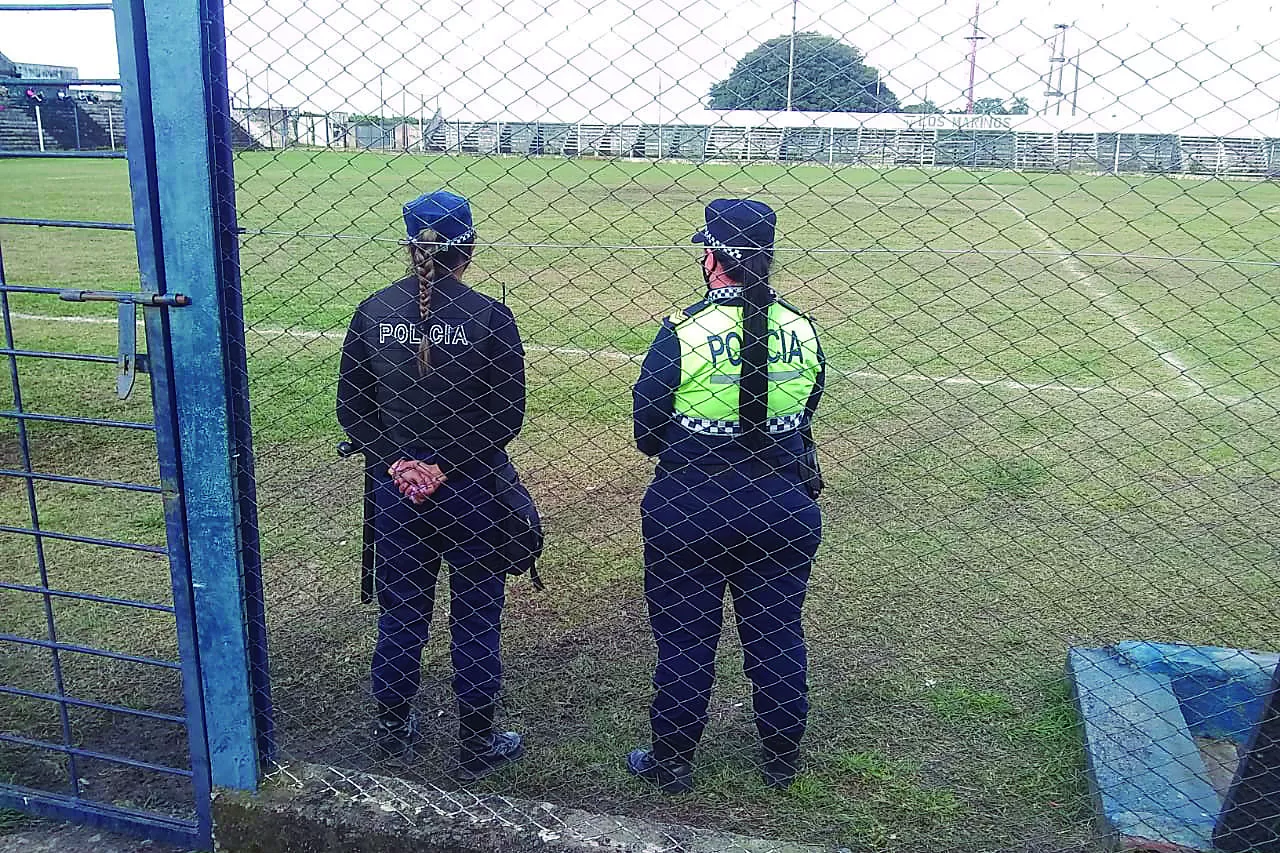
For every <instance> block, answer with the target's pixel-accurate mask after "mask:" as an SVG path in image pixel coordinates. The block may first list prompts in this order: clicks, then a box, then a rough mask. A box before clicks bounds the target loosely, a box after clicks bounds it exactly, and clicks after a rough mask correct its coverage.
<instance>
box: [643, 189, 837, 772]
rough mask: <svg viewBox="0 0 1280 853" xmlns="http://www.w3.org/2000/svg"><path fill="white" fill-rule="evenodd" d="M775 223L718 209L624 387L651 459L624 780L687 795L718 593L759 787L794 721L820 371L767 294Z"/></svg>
mask: <svg viewBox="0 0 1280 853" xmlns="http://www.w3.org/2000/svg"><path fill="white" fill-rule="evenodd" d="M775 224H776V217H775V215H774V212H773V211H772V210H771V209H769V207H768V206H767V205H765V204H763V203H761V202H758V201H750V200H735V199H720V200H717V201H713V202H712V203H711V204H710V205H708V206H707V209H706V227H704V228H703V229H702V230H700V231H699V232H698V233H697V234H695V235H694V237H693V240H694V242H697V243H702V244H704V246H705V247H706V251H705V253H704V256H703V275H704V277H705V278H706V280H707V285H708V291H707V295H706V297H705V298H704V299H703V300H702V301H701V302H698V303H697V304H696V305H694V306H692V307H691V308H688V309H686V310H685V311H683V312H678V313H676V314H674V315H672V316H671V317H670V318H669V319H667V320H665V321H664V322H663V324H662V328H661V329H659V331H658V335H657V338H656V340H655V341H654V343H653V346H652V347H651V348H650V350H649V353H648V355H647V356H646V357H645V360H644V364H643V366H642V368H641V374H640V378H639V380H638V381H637V382H636V386H635V389H634V404H635V408H634V415H635V436H636V446H637V447H639V449H640V451H641V452H643V453H645V454H646V455H648V456H656V457H658V467H657V473H656V475H655V476H654V479H653V483H652V484H651V485H650V486H649V490H648V492H647V493H646V494H645V497H644V501H643V503H642V505H641V515H642V527H643V533H644V555H645V595H646V598H647V599H648V603H649V620H650V624H651V625H652V628H653V635H654V639H655V641H656V643H657V647H658V664H657V669H656V672H655V674H654V688H655V695H654V697H653V704H652V706H651V708H650V714H649V716H650V723H651V725H652V728H653V746H652V748H651V749H637V750H635V751H633V752H632V753H631V754H630V755H629V756H628V757H627V766H628V769H629V770H630V771H631V772H632V773H633V774H635V775H637V776H640V777H642V778H645V779H647V780H649V781H651V782H654V783H655V784H657V785H658V786H659V787H660V788H661V789H662V790H664V791H667V792H669V793H680V792H684V791H688V790H690V789H691V788H692V786H693V769H692V761H693V755H694V751H695V749H696V748H697V745H698V741H699V739H700V738H701V737H702V731H703V728H704V727H705V726H706V722H707V703H708V699H709V697H710V694H711V685H712V681H713V680H714V677H715V655H716V644H717V642H718V640H719V638H720V627H721V619H722V602H723V599H724V589H725V585H726V584H727V585H728V587H729V590H730V592H731V594H732V596H733V603H734V610H735V611H736V613H737V620H738V635H739V637H740V638H741V641H742V648H743V654H744V658H745V670H746V674H747V676H748V677H749V678H750V680H751V683H752V686H753V697H752V698H753V705H754V709H755V717H756V727H757V729H758V731H759V733H760V739H761V746H762V752H763V755H762V759H763V760H762V771H763V774H764V779H765V782H766V784H768V785H769V786H771V787H775V788H785V787H787V786H789V785H790V784H791V782H792V781H793V780H794V779H795V776H796V773H797V771H798V766H799V755H800V740H801V738H802V737H803V735H804V730H805V723H806V718H807V716H808V685H807V682H806V676H807V662H806V650H805V642H804V632H803V629H802V627H801V624H800V612H801V608H802V606H803V604H804V598H805V593H806V591H807V587H808V581H809V570H810V567H811V566H812V563H813V557H814V553H815V552H816V551H817V548H818V543H819V540H820V539H821V530H822V521H821V515H820V513H819V510H818V506H817V504H816V502H815V500H814V498H815V497H816V494H817V491H818V489H819V488H820V480H819V479H818V477H817V468H816V457H814V456H813V455H812V452H811V451H812V441H811V440H810V439H808V436H809V435H810V433H809V430H808V426H809V422H810V419H811V418H812V417H813V413H814V410H815V409H816V408H817V406H818V401H819V399H820V397H821V395H822V387H823V381H824V378H825V364H824V359H823V355H822V349H821V348H820V346H819V345H818V336H817V332H816V331H815V329H814V326H813V323H812V321H811V320H810V319H809V318H808V317H806V316H805V315H804V314H803V313H801V312H800V311H799V310H797V309H795V308H793V307H791V306H790V305H788V304H787V303H785V302H783V301H781V300H779V299H778V298H777V296H776V295H775V294H774V293H773V291H772V290H771V289H770V287H769V283H768V281H769V268H770V266H771V265H772V262H773V238H774V228H775Z"/></svg>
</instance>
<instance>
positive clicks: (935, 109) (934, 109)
mask: <svg viewBox="0 0 1280 853" xmlns="http://www.w3.org/2000/svg"><path fill="white" fill-rule="evenodd" d="M902 111H903V112H904V113H940V112H942V107H940V106H938V105H937V104H935V103H934V102H933V101H930V100H928V99H927V98H926V99H925V100H923V101H921V102H920V103H918V104H908V105H907V106H905V107H903V108H902Z"/></svg>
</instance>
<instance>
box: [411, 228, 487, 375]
mask: <svg viewBox="0 0 1280 853" xmlns="http://www.w3.org/2000/svg"><path fill="white" fill-rule="evenodd" d="M474 251H475V242H474V237H472V239H471V240H470V241H468V242H466V243H451V242H449V240H448V239H446V238H445V237H444V236H442V235H441V234H439V233H438V232H437V231H435V230H434V229H432V228H423V229H422V230H421V231H419V232H418V233H417V234H416V235H414V237H413V239H412V240H410V241H409V262H410V265H411V266H412V268H413V274H414V276H416V277H417V279H418V321H419V322H420V323H422V343H421V344H419V345H418V375H419V376H426V375H427V371H428V370H430V369H431V342H430V336H429V334H428V329H427V321H428V320H429V319H431V294H432V292H433V291H434V290H435V284H436V279H437V278H440V277H441V276H455V277H456V276H460V275H462V274H463V273H464V272H466V269H467V267H468V266H469V265H470V263H471V256H472V253H473V252H474Z"/></svg>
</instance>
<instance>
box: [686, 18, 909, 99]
mask: <svg viewBox="0 0 1280 853" xmlns="http://www.w3.org/2000/svg"><path fill="white" fill-rule="evenodd" d="M863 60H864V56H863V54H862V51H860V50H858V49H857V48H856V47H853V46H852V45H847V44H844V43H843V42H841V41H838V40H837V39H834V38H831V37H830V36H824V35H821V34H820V33H810V32H805V33H796V36H795V73H794V77H793V80H792V96H791V103H792V109H795V110H800V111H810V112H850V113H875V112H884V113H896V112H898V111H899V110H900V109H901V106H900V105H899V103H898V96H897V95H895V94H894V93H893V92H892V91H890V90H889V87H888V86H886V85H885V84H884V81H883V80H882V79H881V77H880V72H879V71H878V70H876V69H875V68H872V67H871V66H869V65H867V64H866V63H865V62H864V61H863ZM790 63H791V36H789V35H786V36H779V37H778V38H775V39H770V40H769V41H767V42H765V43H764V44H762V45H760V46H759V47H757V48H756V49H755V50H752V51H751V52H750V53H748V54H747V55H746V56H744V57H743V58H742V59H741V60H739V62H738V64H737V65H736V66H735V67H734V69H733V72H732V73H731V74H730V75H729V77H728V79H726V80H722V81H720V82H719V83H716V84H715V85H714V86H712V87H711V109H713V110H785V109H786V108H787V71H788V68H789V67H790Z"/></svg>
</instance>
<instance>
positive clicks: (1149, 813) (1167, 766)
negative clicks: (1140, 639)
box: [1067, 648, 1221, 850]
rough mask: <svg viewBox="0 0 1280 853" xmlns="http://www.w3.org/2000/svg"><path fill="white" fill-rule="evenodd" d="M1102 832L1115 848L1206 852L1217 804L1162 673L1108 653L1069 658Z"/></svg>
mask: <svg viewBox="0 0 1280 853" xmlns="http://www.w3.org/2000/svg"><path fill="white" fill-rule="evenodd" d="M1067 673H1068V675H1069V677H1070V678H1071V682H1072V690H1073V693H1074V695H1075V701H1076V705H1077V707H1078V709H1079V711H1080V716H1081V719H1082V720H1083V721H1084V735H1085V751H1086V756H1087V760H1088V769H1089V781H1090V787H1091V789H1092V791H1093V795H1094V799H1095V804H1096V807H1097V811H1098V814H1099V816H1100V820H1101V821H1102V824H1103V826H1102V829H1103V832H1104V834H1105V835H1107V836H1108V837H1109V840H1110V841H1111V842H1112V843H1113V844H1114V845H1115V846H1116V847H1119V848H1132V847H1134V846H1142V845H1146V846H1159V847H1163V848H1169V849H1176V848H1183V849H1189V850H1208V849H1210V848H1211V846H1212V843H1211V839H1212V834H1213V826H1214V821H1215V820H1216V818H1217V815H1218V810H1219V808H1220V806H1221V803H1220V801H1219V799H1218V795H1217V794H1216V793H1215V792H1214V790H1213V787H1212V785H1211V784H1210V782H1209V775H1208V772H1207V771H1206V769H1205V766H1204V762H1203V760H1202V759H1201V758H1200V752H1199V750H1198V749H1197V748H1196V744H1195V741H1194V740H1193V739H1192V736H1191V733H1190V731H1189V730H1188V728H1187V724H1186V721H1185V720H1184V718H1183V716H1182V711H1181V708H1180V706H1179V701H1178V696H1177V694H1176V693H1175V692H1174V689H1173V685H1172V683H1171V680H1170V678H1169V677H1168V676H1167V675H1164V674H1162V673H1158V672H1151V671H1144V670H1143V669H1141V668H1139V667H1137V666H1135V665H1134V663H1133V662H1132V661H1130V660H1128V659H1126V658H1125V657H1124V656H1123V655H1120V654H1117V653H1115V652H1113V651H1112V650H1110V649H1082V648H1077V649H1071V650H1070V651H1069V652H1068V654H1067Z"/></svg>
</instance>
